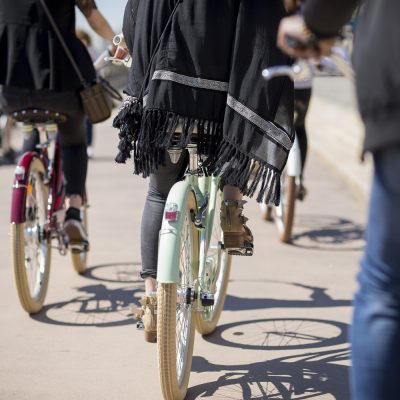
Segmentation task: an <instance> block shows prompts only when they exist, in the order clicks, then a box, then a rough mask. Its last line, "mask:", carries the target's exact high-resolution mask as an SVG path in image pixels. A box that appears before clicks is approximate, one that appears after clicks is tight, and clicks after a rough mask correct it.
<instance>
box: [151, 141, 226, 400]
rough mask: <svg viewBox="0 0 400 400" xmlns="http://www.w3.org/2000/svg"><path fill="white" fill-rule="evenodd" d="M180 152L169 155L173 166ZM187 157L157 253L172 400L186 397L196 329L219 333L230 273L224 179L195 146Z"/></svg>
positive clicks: (161, 331) (165, 385)
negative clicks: (210, 172) (207, 171)
mask: <svg viewBox="0 0 400 400" xmlns="http://www.w3.org/2000/svg"><path fill="white" fill-rule="evenodd" d="M181 151H182V150H179V149H174V148H172V149H170V150H169V154H170V157H171V160H172V161H173V160H174V157H176V158H177V159H179V155H180V152H181ZM187 151H188V152H189V166H188V169H187V172H186V175H185V179H184V180H183V181H180V182H178V183H176V184H175V185H174V186H173V187H172V189H171V191H170V193H169V195H168V199H167V202H166V206H165V211H164V217H163V222H162V227H161V230H160V237H159V250H158V268H157V284H158V289H157V348H158V369H159V376H160V383H161V388H162V392H163V396H164V398H165V399H168V400H179V399H184V397H185V395H186V392H187V387H188V382H189V376H190V370H191V365H192V353H193V344H194V333H195V329H196V330H197V331H198V332H199V333H200V334H204V335H206V334H209V333H211V332H212V331H213V330H214V329H215V328H216V326H217V323H218V320H219V317H220V315H221V311H222V309H223V306H224V301H225V296H226V290H227V286H228V279H229V272H230V267H231V255H228V253H227V252H226V251H225V250H224V244H223V235H222V231H221V228H220V223H219V209H220V202H221V192H220V191H219V189H218V183H219V178H218V177H215V176H204V174H203V173H202V169H201V165H200V166H199V162H198V161H199V158H198V155H197V146H196V145H195V144H189V145H188V146H187Z"/></svg>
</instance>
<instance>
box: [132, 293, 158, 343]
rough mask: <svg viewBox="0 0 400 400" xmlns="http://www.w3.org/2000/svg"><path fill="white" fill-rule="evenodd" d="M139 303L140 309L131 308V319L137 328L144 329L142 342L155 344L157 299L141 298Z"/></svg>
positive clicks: (150, 297) (151, 297)
mask: <svg viewBox="0 0 400 400" xmlns="http://www.w3.org/2000/svg"><path fill="white" fill-rule="evenodd" d="M139 303H140V305H141V307H132V312H133V319H135V320H136V321H139V322H138V327H140V328H143V329H144V340H145V341H146V342H150V343H156V342H157V297H155V296H143V297H142V298H141V299H140V300H139Z"/></svg>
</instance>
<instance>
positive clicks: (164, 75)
mask: <svg viewBox="0 0 400 400" xmlns="http://www.w3.org/2000/svg"><path fill="white" fill-rule="evenodd" d="M174 7H175V11H174ZM284 14H285V11H284V8H283V5H282V1H281V0H268V1H266V0H250V1H249V0H183V1H181V2H180V3H179V5H178V6H176V1H172V0H169V1H168V0H131V1H130V2H128V4H127V7H126V11H125V18H124V35H125V39H126V41H127V44H128V47H129V49H130V52H131V54H132V69H131V72H130V84H129V88H128V90H127V92H128V94H129V97H128V99H127V100H126V101H125V103H124V105H123V107H122V108H121V111H120V113H119V115H118V116H117V117H116V119H115V121H114V126H116V127H118V128H119V129H120V144H119V150H120V153H119V154H118V156H117V158H116V160H117V162H125V161H126V159H127V158H129V157H130V156H131V154H132V153H133V157H134V164H135V173H136V174H143V176H148V175H149V174H150V173H151V172H153V171H154V170H155V169H156V168H157V167H158V165H160V164H163V163H164V160H165V154H166V152H165V150H166V149H167V148H168V147H169V146H170V145H171V140H172V138H173V136H174V132H175V131H176V129H177V126H178V125H179V127H180V130H182V134H181V137H180V142H179V145H180V146H182V147H185V146H186V144H187V143H188V142H189V140H190V138H191V135H192V133H193V131H195V132H196V135H197V140H198V144H199V152H201V153H202V154H204V155H206V156H207V159H206V161H205V163H204V167H205V168H206V169H207V172H208V173H219V174H221V182H222V184H223V185H224V184H231V185H234V186H237V187H239V189H240V190H241V191H242V192H243V194H245V195H247V196H253V195H254V194H255V193H256V192H257V193H258V195H257V200H258V201H262V200H264V201H265V202H267V203H274V204H278V203H279V192H280V173H281V172H282V169H283V167H284V166H285V163H286V160H287V156H288V152H289V150H290V148H291V146H292V142H293V138H294V130H293V126H292V125H293V84H292V82H291V81H290V80H289V79H288V78H277V79H274V80H272V81H270V82H266V81H264V80H263V78H262V76H261V71H262V69H263V68H266V67H268V66H272V65H280V64H287V63H288V62H289V60H288V58H287V56H285V55H283V54H282V53H281V52H280V51H279V50H278V48H277V47H276V33H277V29H278V25H279V21H280V19H281V18H282V17H283V16H284ZM138 98H139V102H138Z"/></svg>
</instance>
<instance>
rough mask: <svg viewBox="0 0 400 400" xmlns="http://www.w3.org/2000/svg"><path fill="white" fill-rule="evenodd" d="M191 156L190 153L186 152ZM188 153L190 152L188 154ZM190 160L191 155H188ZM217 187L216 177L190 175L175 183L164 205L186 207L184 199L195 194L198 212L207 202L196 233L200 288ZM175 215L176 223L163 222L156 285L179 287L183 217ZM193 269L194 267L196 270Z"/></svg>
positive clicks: (164, 220) (180, 214)
mask: <svg viewBox="0 0 400 400" xmlns="http://www.w3.org/2000/svg"><path fill="white" fill-rule="evenodd" d="M189 152H190V149H189ZM190 153H191V152H190ZM190 157H193V154H192V153H191V154H190ZM218 183H219V178H218V177H215V176H209V177H205V176H201V177H198V176H197V173H196V172H194V173H193V172H189V174H188V175H187V176H186V178H185V179H184V180H183V181H181V182H178V183H176V184H175V185H174V186H173V187H172V188H171V190H170V193H169V195H168V199H167V203H166V204H168V203H171V201H170V199H173V201H174V203H175V202H176V203H177V204H186V202H187V197H188V195H189V193H190V192H193V193H194V196H195V198H196V205H197V210H195V211H196V213H197V211H198V209H199V208H200V207H201V206H202V205H205V204H206V202H208V206H207V209H206V210H205V214H204V221H205V224H204V228H200V229H199V230H198V235H199V239H200V240H199V246H200V248H201V249H203V251H199V249H195V250H196V252H197V253H199V260H198V265H197V268H196V272H197V277H198V283H199V285H200V287H201V286H202V281H201V280H202V279H203V276H204V274H203V271H204V269H205V268H206V254H207V250H208V247H209V244H210V237H211V230H212V225H213V224H212V223H213V219H214V213H215V208H214V205H215V200H216V196H217V195H218ZM177 211H178V215H177V219H176V220H175V221H168V220H166V219H165V218H164V219H163V222H162V226H161V230H160V237H161V236H162V237H163V240H160V241H159V246H160V247H159V254H163V255H164V256H165V257H163V259H162V260H161V259H159V260H158V268H157V281H158V282H159V283H178V282H179V257H180V254H179V251H178V249H179V245H180V236H179V232H180V230H181V228H182V224H183V221H184V217H185V216H184V215H182V213H181V212H180V210H177ZM195 267H196V266H195Z"/></svg>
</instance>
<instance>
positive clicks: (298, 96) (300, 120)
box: [294, 88, 311, 175]
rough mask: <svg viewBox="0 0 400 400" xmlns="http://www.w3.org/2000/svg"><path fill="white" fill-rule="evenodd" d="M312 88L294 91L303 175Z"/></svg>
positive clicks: (296, 125)
mask: <svg viewBox="0 0 400 400" xmlns="http://www.w3.org/2000/svg"><path fill="white" fill-rule="evenodd" d="M310 98H311V88H310V89H296V90H295V91H294V110H295V113H296V118H295V122H294V127H295V129H296V135H297V139H298V141H299V146H300V154H301V175H303V170H304V165H305V163H306V159H307V147H308V141H307V132H306V125H305V121H306V115H307V111H308V106H309V104H310Z"/></svg>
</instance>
